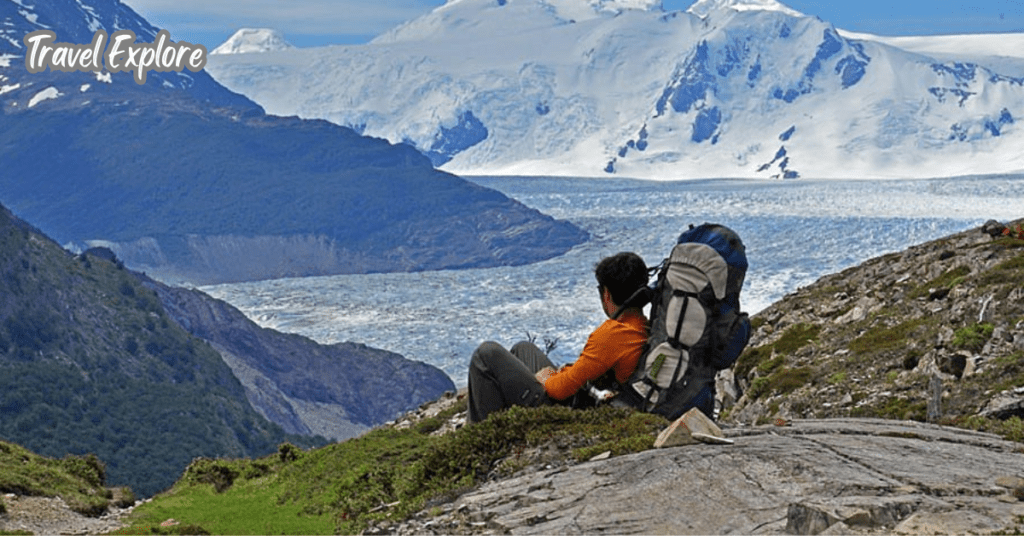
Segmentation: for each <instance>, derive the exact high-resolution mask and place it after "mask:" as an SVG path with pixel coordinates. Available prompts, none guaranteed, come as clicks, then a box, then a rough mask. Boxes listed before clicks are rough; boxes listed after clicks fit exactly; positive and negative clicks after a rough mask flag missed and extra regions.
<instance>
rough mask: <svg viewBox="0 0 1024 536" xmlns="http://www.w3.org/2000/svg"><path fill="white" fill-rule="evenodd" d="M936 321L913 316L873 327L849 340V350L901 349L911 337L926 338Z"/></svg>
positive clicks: (856, 351)
mask: <svg viewBox="0 0 1024 536" xmlns="http://www.w3.org/2000/svg"><path fill="white" fill-rule="evenodd" d="M936 322H937V321H936V320H935V319H934V318H931V317H925V318H913V319H910V320H907V321H905V322H901V323H899V324H896V325H895V326H891V327H873V328H870V329H868V330H867V331H865V332H864V333H863V334H861V335H860V336H859V337H857V338H856V339H853V340H852V341H850V346H849V347H850V350H852V351H853V352H854V353H856V354H858V355H874V354H877V353H880V352H886V351H892V350H897V349H902V348H904V347H905V346H906V344H907V341H908V340H911V339H922V338H927V336H928V334H929V332H930V331H931V330H934V329H935V323H936Z"/></svg>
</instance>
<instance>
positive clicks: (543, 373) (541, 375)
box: [534, 367, 555, 385]
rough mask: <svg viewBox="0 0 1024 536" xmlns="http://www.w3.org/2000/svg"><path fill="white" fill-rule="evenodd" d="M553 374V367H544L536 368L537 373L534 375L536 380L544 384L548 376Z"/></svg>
mask: <svg viewBox="0 0 1024 536" xmlns="http://www.w3.org/2000/svg"><path fill="white" fill-rule="evenodd" d="M554 374H555V369H553V368H551V367H544V368H542V369H540V370H538V371H537V374H536V375H535V376H534V377H535V378H537V381H538V382H540V384H541V385H544V383H545V382H547V381H548V378H550V377H551V376H554Z"/></svg>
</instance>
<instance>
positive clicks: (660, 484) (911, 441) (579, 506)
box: [405, 419, 1024, 534]
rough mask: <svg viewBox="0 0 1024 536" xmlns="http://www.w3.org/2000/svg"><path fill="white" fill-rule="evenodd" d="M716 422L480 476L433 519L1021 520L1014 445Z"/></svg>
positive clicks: (533, 528)
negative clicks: (669, 443) (653, 442)
mask: <svg viewBox="0 0 1024 536" xmlns="http://www.w3.org/2000/svg"><path fill="white" fill-rule="evenodd" d="M725 433H726V436H727V437H730V438H732V439H734V441H735V443H734V444H732V445H709V444H696V445H687V446H681V447H676V448H669V449H659V450H652V451H646V452H642V453H638V454H633V455H627V456H620V457H615V458H611V459H608V460H601V461H594V462H587V463H583V464H580V465H575V466H571V467H565V468H559V469H553V470H550V471H542V472H537V473H533V474H526V475H520V476H517V477H515V478H512V479H509V480H503V481H496V482H490V483H488V484H486V485H484V486H482V487H481V488H479V489H477V490H475V491H473V492H470V493H468V494H466V495H463V496H462V497H461V498H460V499H459V500H458V501H457V502H456V507H455V508H452V509H451V510H450V512H452V514H451V516H450V519H448V520H447V521H446V522H444V523H440V525H441V526H443V527H445V531H447V532H463V533H467V532H468V533H474V532H475V533H481V532H483V533H511V534H606V533H615V534H638V533H643V534H729V533H743V534H783V533H785V534H819V533H826V534H844V533H848V534H882V533H884V534H891V533H899V534H935V533H949V532H954V533H979V532H980V533H992V532H996V531H1008V532H1013V531H1014V530H1022V529H1024V502H1022V501H1020V500H1018V499H1017V498H1016V497H1014V496H1013V495H1012V494H1011V492H1012V490H1009V489H1007V488H1006V487H1004V486H1001V485H1000V484H998V483H997V480H998V481H999V482H1003V483H1005V482H1007V481H1016V480H1015V479H1019V478H1020V477H1022V476H1024V445H1021V444H1019V443H1013V442H1009V441H1004V440H1002V439H1000V438H998V437H997V436H994V435H990V434H983V433H976V432H970V431H965V430H960V429H954V428H948V427H941V426H937V425H929V424H923V423H917V422H902V421H884V420H873V419H837V420H831V419H830V420H820V421H814V420H808V421H793V422H791V423H790V424H789V425H788V426H772V425H768V426H760V427H750V428H733V429H727V430H725ZM456 517H458V518H459V519H456ZM460 520H461V521H460ZM437 521H439V520H435V522H437ZM405 528H406V529H411V530H413V531H415V527H405Z"/></svg>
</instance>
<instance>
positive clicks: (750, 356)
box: [734, 324, 821, 378]
mask: <svg viewBox="0 0 1024 536" xmlns="http://www.w3.org/2000/svg"><path fill="white" fill-rule="evenodd" d="M819 333H821V326H816V325H813V324H796V325H794V326H790V328H789V329H787V330H786V331H785V332H784V333H783V334H782V336H781V337H779V339H778V340H776V341H775V342H773V343H771V344H765V345H762V346H758V347H755V348H747V349H746V350H745V351H744V352H743V354H742V355H740V358H739V359H738V360H737V361H736V368H735V371H734V373H735V374H736V377H737V378H745V377H746V376H747V375H748V374H749V373H750V371H752V370H754V369H755V368H756V369H758V371H759V372H761V373H768V372H771V371H774V370H776V369H778V368H779V367H781V366H782V365H783V364H784V363H785V356H788V355H792V354H793V353H795V352H796V351H797V350H799V349H801V348H803V347H804V346H806V345H808V344H810V343H811V342H814V341H816V340H817V339H818V334H819ZM773 356H774V357H773Z"/></svg>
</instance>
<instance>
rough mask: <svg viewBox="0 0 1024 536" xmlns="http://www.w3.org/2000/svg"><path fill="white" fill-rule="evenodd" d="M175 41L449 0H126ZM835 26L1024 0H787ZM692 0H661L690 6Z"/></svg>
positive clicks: (946, 28)
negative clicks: (169, 34)
mask: <svg viewBox="0 0 1024 536" xmlns="http://www.w3.org/2000/svg"><path fill="white" fill-rule="evenodd" d="M122 1H123V2H124V3H126V4H128V5H129V6H131V7H132V8H133V9H135V10H136V11H137V12H139V13H140V14H141V15H143V16H144V17H146V18H147V19H148V20H149V21H150V22H151V23H153V24H154V25H155V26H157V27H159V28H165V29H167V30H168V31H170V33H171V39H173V40H175V41H188V42H191V43H200V44H203V45H206V47H207V48H211V49H212V48H213V47H216V46H217V45H219V44H220V43H222V42H223V41H224V40H225V39H227V38H228V37H229V36H230V35H231V34H233V33H234V32H235V30H237V29H238V28H242V27H250V28H252V27H255V28H275V29H277V30H280V31H281V32H283V33H284V34H285V38H286V39H287V40H288V41H289V42H291V43H292V44H294V45H296V46H318V45H326V44H351V43H362V42H366V41H368V40H369V39H372V38H373V37H374V36H376V35H378V34H380V33H381V32H383V31H385V30H388V29H389V28H392V27H394V26H396V25H398V24H401V23H402V22H404V21H407V20H410V19H413V18H416V17H418V16H420V15H422V14H424V13H427V12H429V11H430V10H431V9H433V8H435V7H437V6H439V5H442V4H444V0H243V1H239V0H122ZM783 3H784V4H786V5H787V6H789V7H791V8H793V9H795V10H797V11H800V12H802V13H805V14H807V15H816V16H818V17H820V18H822V19H824V20H826V21H829V22H831V23H832V24H834V25H835V26H836V27H838V28H841V29H844V30H850V31H855V32H866V33H874V34H879V35H940V34H955V33H1004V32H1024V2H1022V0H975V1H973V2H972V1H963V0H855V1H851V0H788V1H786V0H783ZM691 4H693V0H664V6H665V9H666V10H670V11H671V10H685V9H686V8H688V7H689V6H690V5H691Z"/></svg>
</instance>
